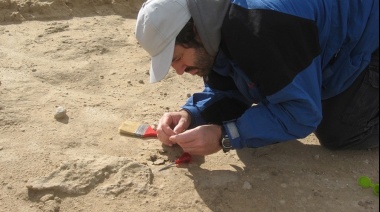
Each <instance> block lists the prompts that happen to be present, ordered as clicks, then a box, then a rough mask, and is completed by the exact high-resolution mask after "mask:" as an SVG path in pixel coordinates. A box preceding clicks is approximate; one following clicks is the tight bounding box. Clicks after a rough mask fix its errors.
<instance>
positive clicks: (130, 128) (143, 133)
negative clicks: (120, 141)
mask: <svg viewBox="0 0 380 212" xmlns="http://www.w3.org/2000/svg"><path fill="white" fill-rule="evenodd" d="M119 132H120V133H122V134H126V135H130V136H134V137H141V138H147V137H157V132H156V130H154V129H153V128H152V127H151V126H150V125H149V124H141V123H137V122H131V121H125V122H123V123H122V124H121V125H120V127H119Z"/></svg>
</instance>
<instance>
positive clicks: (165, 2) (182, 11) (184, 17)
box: [136, 0, 191, 83]
mask: <svg viewBox="0 0 380 212" xmlns="http://www.w3.org/2000/svg"><path fill="white" fill-rule="evenodd" d="M190 18H191V15H190V11H189V8H188V6H187V2H186V0H148V1H146V2H145V3H144V4H143V5H142V7H141V9H140V11H139V14H138V16H137V23H136V38H137V40H138V42H139V43H140V45H141V46H142V47H143V48H144V49H145V50H146V51H147V52H148V53H149V55H150V56H151V57H152V63H151V65H150V82H152V83H153V82H158V81H160V80H162V79H163V78H164V77H165V76H166V74H167V73H168V71H169V68H170V65H171V63H172V59H173V52H174V46H175V39H176V37H177V35H178V34H179V32H180V31H181V30H182V28H183V27H184V26H185V25H186V23H187V22H188V21H189V20H190Z"/></svg>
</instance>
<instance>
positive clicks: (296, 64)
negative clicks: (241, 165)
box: [136, 0, 379, 155]
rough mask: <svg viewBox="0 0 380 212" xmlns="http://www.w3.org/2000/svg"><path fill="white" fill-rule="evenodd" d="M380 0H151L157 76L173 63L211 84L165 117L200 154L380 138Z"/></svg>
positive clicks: (146, 29) (179, 140)
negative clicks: (312, 138) (312, 140)
mask: <svg viewBox="0 0 380 212" xmlns="http://www.w3.org/2000/svg"><path fill="white" fill-rule="evenodd" d="M378 26H379V1H378V0H366V1H362V0H347V1H340V0H320V1H314V0H303V1H290V0H283V1H277V0H261V1H258V0H202V1H197V0H187V1H186V0H149V1H147V2H146V3H145V4H144V5H143V6H142V8H141V10H140V12H139V15H138V18H137V24H136V38H137V40H138V41H139V43H140V44H141V46H142V47H143V48H144V49H145V50H146V51H147V52H148V53H149V54H150V55H151V56H152V63H151V68H150V80H151V82H157V81H160V80H162V79H163V78H164V77H165V75H166V74H167V73H168V70H169V68H170V66H172V67H173V68H174V69H175V70H176V72H177V74H179V75H182V74H183V73H190V74H192V75H199V76H202V77H203V79H204V82H205V89H204V90H203V92H201V93H195V94H193V96H192V97H190V98H189V99H188V101H187V102H186V104H185V105H184V106H183V107H182V110H180V111H178V112H171V113H166V114H164V115H163V117H162V118H161V119H160V121H159V125H158V128H157V132H158V138H159V140H160V141H161V142H162V143H163V144H165V145H169V146H171V145H173V144H178V145H179V146H181V147H182V148H183V150H184V151H186V152H189V153H191V154H194V155H208V154H212V153H215V152H217V151H219V150H220V149H222V148H223V150H224V151H225V152H226V151H228V150H229V149H239V148H244V147H251V148H256V147H261V146H265V145H270V144H274V143H278V142H283V141H288V140H293V139H298V138H303V137H306V136H307V135H309V134H310V133H312V132H314V133H315V135H316V136H317V137H318V139H319V141H320V143H321V145H323V146H325V147H327V148H330V149H368V148H375V147H378V140H379V119H378V114H379V87H378V86H379V68H378V67H379V65H378V57H379V56H378V47H379V28H378Z"/></svg>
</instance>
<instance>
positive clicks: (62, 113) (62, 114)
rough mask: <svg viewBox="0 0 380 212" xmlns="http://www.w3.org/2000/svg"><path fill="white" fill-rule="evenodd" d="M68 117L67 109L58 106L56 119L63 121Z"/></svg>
mask: <svg viewBox="0 0 380 212" xmlns="http://www.w3.org/2000/svg"><path fill="white" fill-rule="evenodd" d="M65 116H66V109H65V108H64V107H62V106H58V107H57V108H56V110H55V114H54V118H55V119H61V118H64V117H65Z"/></svg>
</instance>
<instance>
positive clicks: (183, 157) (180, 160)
mask: <svg viewBox="0 0 380 212" xmlns="http://www.w3.org/2000/svg"><path fill="white" fill-rule="evenodd" d="M190 162H191V155H190V154H189V153H187V152H184V153H183V154H182V155H181V157H179V158H177V159H176V160H175V161H174V163H172V164H169V165H167V166H165V167H164V168H161V169H160V170H158V171H162V170H165V169H168V168H170V167H172V166H173V165H180V164H184V163H190Z"/></svg>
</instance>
